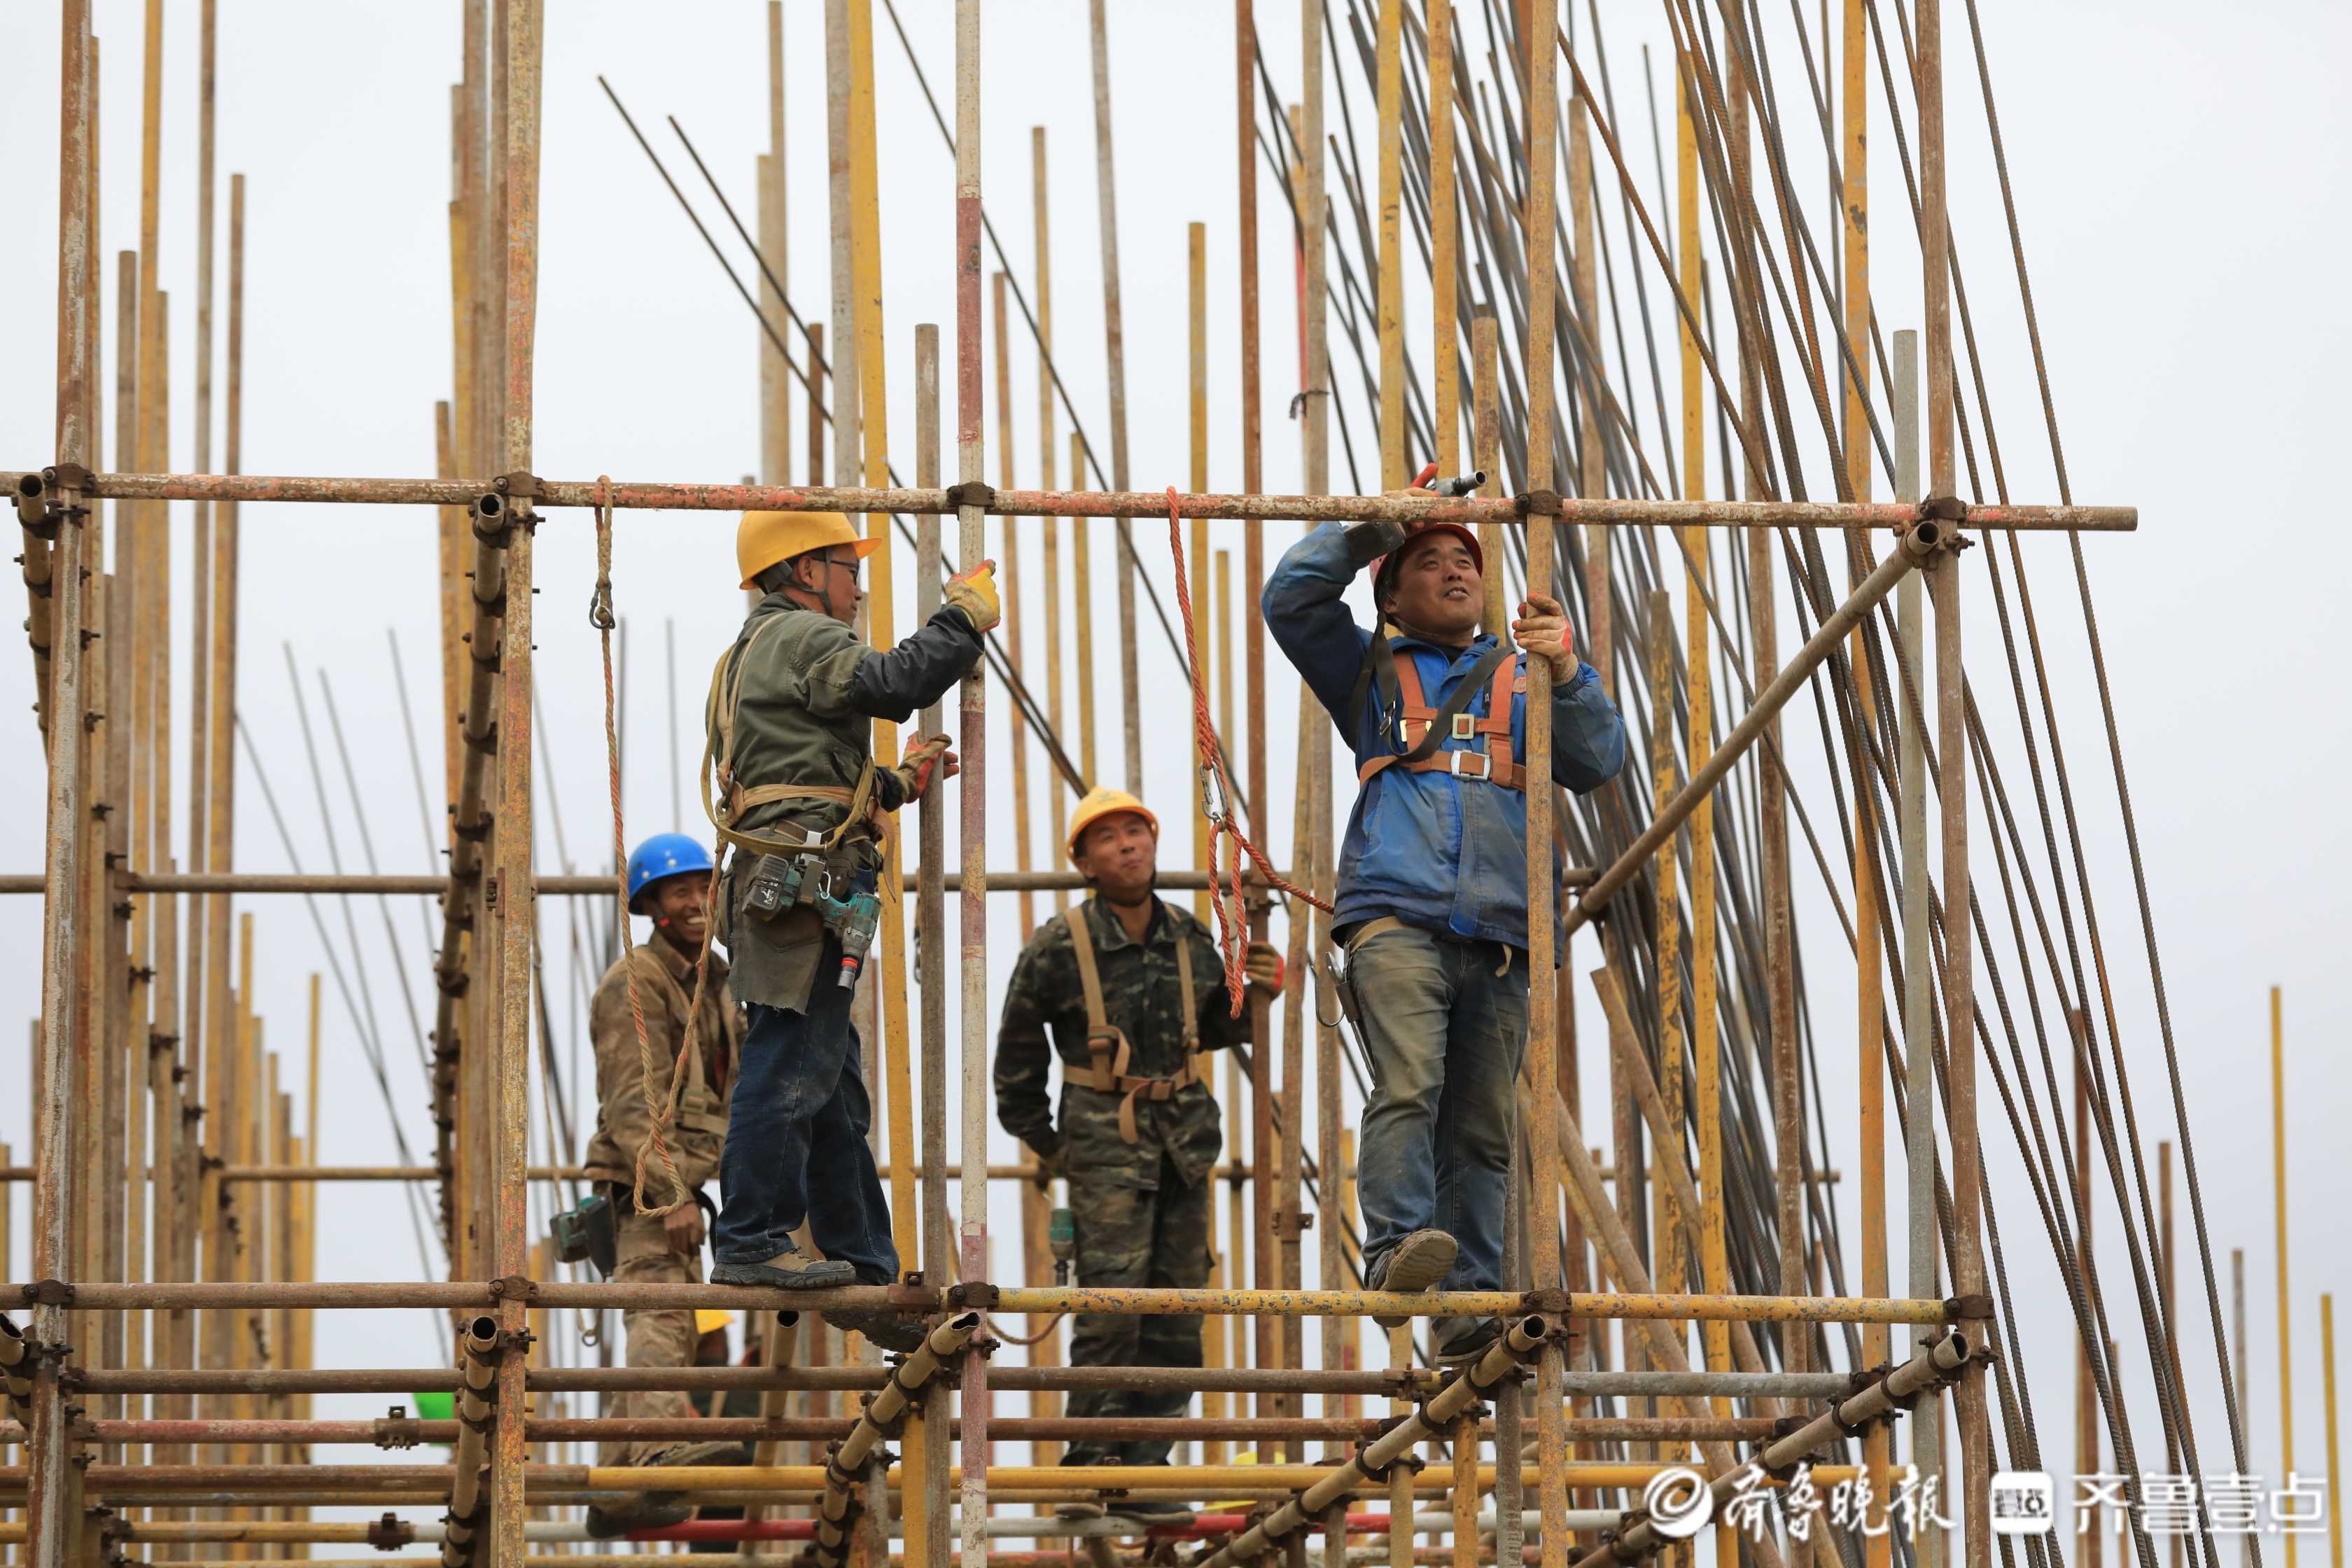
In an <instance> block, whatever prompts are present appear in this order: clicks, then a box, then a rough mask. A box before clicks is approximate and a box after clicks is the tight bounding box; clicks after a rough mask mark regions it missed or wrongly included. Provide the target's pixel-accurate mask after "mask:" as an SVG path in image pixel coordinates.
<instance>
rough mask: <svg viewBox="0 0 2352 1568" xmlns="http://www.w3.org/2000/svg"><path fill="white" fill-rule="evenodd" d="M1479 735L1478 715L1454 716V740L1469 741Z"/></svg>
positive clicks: (1457, 714)
mask: <svg viewBox="0 0 2352 1568" xmlns="http://www.w3.org/2000/svg"><path fill="white" fill-rule="evenodd" d="M1477 733H1478V716H1477V715H1476V714H1475V713H1456V714H1455V715H1454V739H1455V740H1457V741H1467V740H1470V739H1472V738H1473V737H1475V735H1476V734H1477Z"/></svg>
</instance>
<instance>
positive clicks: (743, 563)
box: [735, 511, 882, 588]
mask: <svg viewBox="0 0 2352 1568" xmlns="http://www.w3.org/2000/svg"><path fill="white" fill-rule="evenodd" d="M835 544H854V545H856V547H857V558H858V559H859V560H860V561H863V560H865V559H866V557H867V556H868V555H871V554H873V553H874V552H875V551H877V550H878V549H880V548H881V547H882V541H881V540H880V539H879V538H875V539H861V538H859V537H858V535H857V528H856V524H854V523H852V522H851V521H849V519H848V518H846V517H845V516H843V515H842V514H841V513H839V512H837V511H747V512H745V513H744V514H743V521H741V522H740V523H739V524H737V525H736V529H735V563H736V564H737V565H738V566H740V567H741V568H742V569H743V586H744V587H746V588H752V587H757V586H758V585H759V584H757V583H755V582H754V581H753V579H754V578H756V577H758V576H759V574H761V573H762V572H765V571H766V570H767V569H768V568H769V567H771V566H773V565H774V564H775V563H777V562H779V561H790V560H791V559H792V558H793V556H795V555H805V554H807V553H808V552H810V551H812V550H824V549H826V548H828V547H830V546H832V545H835Z"/></svg>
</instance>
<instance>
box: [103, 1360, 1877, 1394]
mask: <svg viewBox="0 0 2352 1568" xmlns="http://www.w3.org/2000/svg"><path fill="white" fill-rule="evenodd" d="M63 1375H64V1377H65V1379H66V1381H67V1382H68V1384H69V1385H70V1386H71V1387H73V1388H74V1389H75V1390H77V1391H79V1392H82V1393H89V1394H447V1393H450V1392H453V1391H454V1390H455V1389H456V1388H457V1381H458V1374H457V1369H456V1368H454V1367H438V1366H435V1367H423V1366H420V1367H389V1368H384V1367H377V1368H371V1369H365V1370H351V1369H346V1368H336V1367H326V1368H311V1367H290V1368H289V1367H247V1368H232V1367H203V1368H191V1367H68V1368H67V1369H66V1371H65V1373H64V1374H63ZM1724 1375H1730V1374H1724ZM1437 1376H1438V1374H1437V1373H1435V1372H1433V1371H1431V1370H1428V1369H1426V1368H1418V1369H1412V1370H1406V1369H1402V1368H1391V1369H1389V1370H1386V1371H1381V1372H1325V1371H1321V1370H1317V1369H1303V1370H1297V1371H1286V1370H1283V1369H1279V1368H1275V1367H1171V1366H1147V1367H1133V1366H1130V1367H1112V1366H1006V1367H994V1368H992V1369H990V1372H989V1374H988V1385H989V1386H990V1387H991V1388H992V1389H995V1390H997V1391H998V1392H1000V1393H1011V1394H1027V1393H1039V1392H1044V1393H1056V1394H1066V1393H1071V1392H1075V1391H1077V1390H1081V1389H1134V1388H1146V1389H1157V1390H1162V1391H1167V1392H1181V1393H1186V1394H1282V1393H1289V1394H1368V1395H1375V1396H1383V1397H1385V1396H1394V1395H1410V1394H1414V1393H1417V1392H1426V1391H1430V1390H1433V1389H1434V1388H1435V1387H1436V1384H1437ZM883 1377H884V1373H883V1372H882V1370H881V1369H880V1368H878V1367H857V1366H775V1367H759V1366H671V1367H665V1366H534V1367H530V1368H529V1369H527V1370H526V1371H525V1372H524V1373H523V1386H524V1387H525V1388H527V1389H529V1390H530V1391H531V1392H532V1393H534V1394H634V1393H641V1392H646V1391H651V1392H656V1393H659V1392H664V1391H667V1390H671V1389H681V1390H686V1391H688V1392H693V1393H709V1392H711V1391H713V1390H719V1391H732V1390H736V1389H742V1390H746V1391H751V1392H756V1391H759V1390H762V1389H770V1388H773V1389H786V1390H801V1389H807V1390H817V1391H824V1392H829V1393H840V1392H849V1393H862V1392H864V1391H866V1390H868V1389H875V1388H879V1387H881V1386H882V1380H883ZM1826 1381H1829V1382H1833V1383H1835V1384H1838V1390H1839V1391H1841V1392H1842V1391H1843V1388H1844V1386H1845V1383H1846V1380H1845V1379H1843V1378H1830V1379H1826ZM1722 1392H1725V1393H1727V1394H1728V1393H1735V1392H1737V1391H1736V1390H1730V1389H1726V1390H1723V1391H1722Z"/></svg>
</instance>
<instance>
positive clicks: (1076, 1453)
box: [1054, 1443, 1118, 1519]
mask: <svg viewBox="0 0 2352 1568" xmlns="http://www.w3.org/2000/svg"><path fill="white" fill-rule="evenodd" d="M1116 1464H1118V1455H1117V1454H1114V1453H1112V1452H1111V1451H1110V1450H1109V1449H1108V1448H1102V1447H1096V1446H1095V1445H1093V1444H1091V1443H1073V1444H1071V1445H1070V1446H1069V1447H1066V1448H1065V1449H1063V1450H1062V1468H1065V1469H1068V1468H1072V1467H1079V1466H1083V1467H1087V1468H1091V1467H1093V1466H1097V1465H1116ZM1102 1516H1103V1505H1102V1503H1101V1502H1100V1501H1099V1500H1095V1499H1088V1500H1086V1501H1084V1502H1061V1503H1055V1505H1054V1517H1055V1518H1056V1519H1100V1518H1101V1517H1102Z"/></svg>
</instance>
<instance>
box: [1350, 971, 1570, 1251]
mask: <svg viewBox="0 0 2352 1568" xmlns="http://www.w3.org/2000/svg"><path fill="white" fill-rule="evenodd" d="M1506 964H1507V967H1504V966H1505V965H1506ZM1498 968H1502V969H1503V972H1502V973H1496V970H1497V969H1498ZM1348 974H1349V980H1350V982H1351V983H1352V984H1353V985H1354V987H1355V992H1356V1000H1357V1005H1358V1006H1359V1008H1360V1011H1361V1013H1362V1016H1363V1034H1364V1046H1365V1051H1366V1054H1367V1055H1368V1056H1370V1058H1371V1067H1372V1095H1371V1099H1370V1101H1369V1102H1368V1103H1367V1104H1366V1105H1365V1107H1364V1121H1363V1131H1362V1133H1361V1136H1360V1140H1359V1150H1358V1154H1357V1159H1358V1163H1359V1168H1358V1175H1357V1184H1358V1188H1359V1192H1360V1196H1361V1200H1362V1203H1363V1208H1364V1268H1365V1272H1366V1275H1367V1277H1368V1278H1369V1277H1370V1276H1371V1274H1372V1273H1373V1271H1374V1270H1375V1269H1376V1268H1378V1267H1379V1266H1380V1264H1381V1261H1382V1259H1384V1258H1386V1257H1387V1256H1388V1253H1389V1249H1390V1248H1391V1247H1394V1246H1396V1244H1397V1243H1398V1242H1400V1241H1402V1240H1403V1239H1404V1237H1406V1236H1408V1235H1409V1234H1411V1233H1412V1232H1413V1231H1416V1230H1422V1229H1424V1228H1435V1229H1438V1230H1442V1231H1444V1232H1445V1233H1446V1234H1447V1235H1449V1236H1451V1237H1454V1240H1455V1241H1456V1242H1458V1243H1459V1244H1460V1246H1461V1251H1460V1253H1459V1255H1458V1256H1457V1257H1456V1258H1454V1270H1453V1272H1452V1273H1450V1274H1448V1275H1447V1276H1446V1277H1445V1279H1444V1282H1443V1284H1442V1286H1441V1287H1440V1288H1441V1289H1447V1290H1500V1289H1505V1288H1506V1286H1505V1284H1504V1280H1503V1200H1504V1197H1505V1195H1506V1194H1507V1193H1508V1191H1509V1190H1510V1174H1511V1144H1512V1141H1513V1139H1514V1137H1515V1136H1516V1129H1517V1120H1518V1118H1517V1109H1518V1105H1517V1093H1516V1085H1517V1079H1518V1076H1519V1062H1520V1058H1522V1057H1524V1056H1525V1055H1526V1053H1527V1046H1528V955H1527V954H1526V953H1525V952H1522V951H1520V950H1519V949H1517V948H1514V947H1506V946H1504V945H1502V944H1501V943H1499V942H1458V941H1450V940H1448V939H1446V938H1444V937H1441V936H1439V935H1437V934H1436V933H1435V932H1433V931H1423V930H1421V929H1420V928H1418V927H1415V926H1391V927H1389V928H1388V929H1386V930H1384V931H1376V932H1374V933H1373V934H1372V935H1371V936H1370V937H1367V938H1362V939H1360V940H1358V941H1356V942H1353V943H1352V944H1351V946H1350V948H1349V952H1348Z"/></svg>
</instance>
